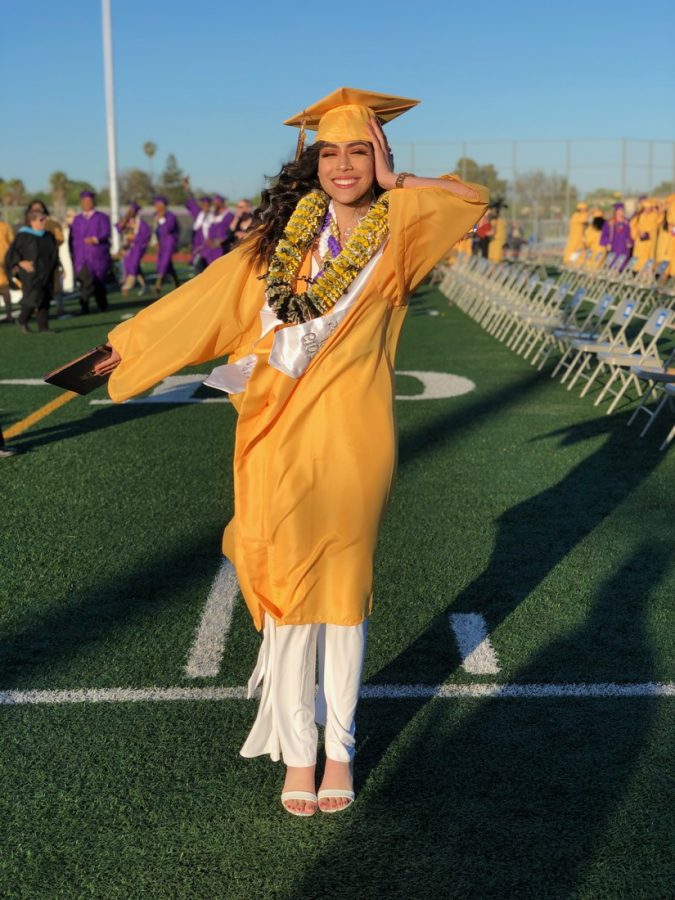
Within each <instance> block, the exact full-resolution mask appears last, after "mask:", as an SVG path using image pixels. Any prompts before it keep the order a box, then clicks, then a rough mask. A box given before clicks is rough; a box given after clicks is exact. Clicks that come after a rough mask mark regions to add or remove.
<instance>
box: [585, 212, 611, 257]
mask: <svg viewBox="0 0 675 900" xmlns="http://www.w3.org/2000/svg"><path fill="white" fill-rule="evenodd" d="M604 224H605V214H604V212H603V211H602V210H601V209H600V208H598V207H596V208H595V209H592V210H591V213H590V221H589V223H588V225H587V226H586V230H585V231H584V249H585V250H587V251H588V250H590V251H591V256H590V259H589V260H588V264H587V266H586V268H587V269H589V270H590V271H595V270H597V269H599V268H600V267H601V266H602V263H603V261H604V258H605V256H606V252H607V251H606V249H605V247H603V246H602V244H601V243H600V238H601V237H602V229H603V226H604Z"/></svg>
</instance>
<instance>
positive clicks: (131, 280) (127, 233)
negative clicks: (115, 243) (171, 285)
mask: <svg viewBox="0 0 675 900" xmlns="http://www.w3.org/2000/svg"><path fill="white" fill-rule="evenodd" d="M140 213H141V207H140V206H139V205H138V203H130V204H129V209H128V210H127V212H126V214H125V215H124V216H123V217H122V218H121V219H120V221H119V222H118V223H117V225H116V226H115V228H117V231H118V232H119V233H120V235H121V236H122V247H121V253H122V273H123V276H124V277H123V279H122V296H123V297H128V296H129V291H130V290H131V289H132V288H133V287H134V285H135V284H136V281H138V282H139V284H140V286H141V289H140V294H141V295H142V294H144V293H145V278H144V276H143V270H142V269H141V260H142V259H143V256H144V254H145V251H146V250H147V249H148V244H149V243H150V237H151V235H152V232H151V231H150V226H149V225H148V223H147V222H144V221H143V219H142V218H141V215H140Z"/></svg>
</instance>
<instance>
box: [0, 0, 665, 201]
mask: <svg viewBox="0 0 675 900" xmlns="http://www.w3.org/2000/svg"><path fill="white" fill-rule="evenodd" d="M112 9H113V31H114V35H113V38H114V56H115V77H116V109H117V126H118V158H119V167H120V168H121V169H124V168H127V167H141V168H147V159H146V158H145V156H144V155H143V152H142V145H143V142H144V141H147V140H154V141H155V142H156V143H157V144H158V146H159V150H158V155H157V159H156V163H155V167H156V168H161V167H162V166H163V164H164V161H165V159H166V156H167V154H168V153H171V152H173V153H174V154H175V155H176V156H177V158H178V162H179V164H180V166H181V167H182V168H183V169H184V170H185V171H186V172H189V173H190V174H191V175H192V179H193V183H194V184H196V185H201V186H203V187H204V188H206V189H209V190H216V189H219V190H221V191H224V192H226V193H228V194H229V195H230V196H234V197H236V196H241V195H246V194H252V193H256V192H257V191H258V190H259V188H260V187H261V185H262V183H263V175H264V174H273V173H274V172H275V171H277V170H278V168H279V165H280V163H281V162H282V161H284V160H285V159H287V158H288V157H289V156H290V155H291V153H292V150H293V147H294V141H295V138H294V134H293V131H292V130H291V129H289V128H288V127H285V126H283V125H282V124H281V122H282V120H283V119H284V118H287V117H288V116H290V115H291V114H293V113H295V112H297V111H298V110H300V109H301V108H302V107H303V106H304V105H306V104H307V103H309V102H312V101H314V100H316V99H318V98H320V97H322V96H323V95H324V94H327V93H329V92H330V91H332V90H334V89H335V88H336V87H339V86H340V85H349V86H354V87H363V88H371V89H373V90H378V91H383V92H391V93H398V94H401V95H403V96H408V97H417V98H420V99H421V100H422V101H423V102H422V104H421V106H420V107H418V108H417V109H415V110H413V111H412V112H410V113H408V114H407V115H406V116H404V117H402V118H401V119H400V120H398V121H397V122H395V123H392V124H391V125H390V126H389V129H388V131H389V136H390V140H391V141H392V143H393V144H394V147H395V149H398V150H399V160H400V161H401V162H402V164H404V165H407V164H409V161H410V160H409V151H408V148H409V144H410V142H456V143H454V144H452V145H451V144H448V146H445V147H444V146H442V144H440V143H439V144H438V145H436V146H435V147H432V145H431V144H427V145H426V150H425V145H423V144H421V143H420V146H419V148H417V152H416V155H415V162H416V166H417V168H418V169H419V170H420V171H419V174H429V175H430V174H437V172H435V171H428V170H427V167H428V166H440V168H443V169H451V168H452V167H453V165H454V162H455V161H456V158H457V156H458V155H459V153H458V150H459V148H460V143H459V142H461V141H465V140H480V139H500V140H507V139H508V140H511V139H515V138H519V139H534V138H540V139H559V138H580V139H581V138H584V139H585V138H591V139H609V138H612V139H618V138H621V137H628V138H654V139H661V140H664V141H675V54H674V53H673V52H672V49H671V48H669V46H668V41H669V37H668V35H670V34H672V30H673V27H674V26H675V3H673V2H672V0H651V2H650V3H649V5H648V6H647V5H645V9H648V15H645V16H644V17H643V18H640V14H639V7H638V5H636V4H635V2H634V0H631V2H624V0H615V2H606V0H602V2H596V3H592V2H579V0H570V2H566V3H542V2H540V3H534V2H531V0H524V2H519V3H504V2H494V0H486V2H482V3H481V2H475V3H472V4H468V3H462V4H460V3H451V2H444V3H442V2H436V0H432V2H426V3H417V4H415V3H408V2H406V3H402V2H388V3H383V2H382V3H381V2H377V0H374V2H370V3H364V2H362V0H361V2H352V0H338V2H334V3H327V2H324V3H298V2H295V0H286V2H273V3H272V2H267V0H263V2H255V0H245V2H242V3H238V4H237V3H234V2H231V0H191V2H185V0H182V2H176V0H112ZM1 27H2V34H3V52H2V54H1V55H0V83H1V84H2V85H3V88H4V90H3V126H2V137H1V138H0V176H2V177H4V178H10V177H19V178H22V179H23V180H24V182H25V183H26V185H27V187H28V188H29V189H31V190H36V189H39V188H42V187H45V186H46V185H47V182H48V178H49V173H50V172H52V171H54V170H56V169H61V170H63V171H65V172H66V173H67V174H68V175H69V176H70V177H72V178H82V179H86V180H89V181H91V182H93V183H94V184H95V185H96V186H98V187H100V186H102V185H103V184H105V181H106V172H107V161H106V144H105V122H104V105H103V76H102V56H101V21H100V3H99V2H98V0H59V2H54V0H30V2H20V3H16V2H15V3H10V2H7V0H5V2H3V3H2V26H1ZM659 35H663V48H660V47H659ZM469 149H470V151H471V152H470V155H474V156H476V157H480V158H479V162H490V161H495V162H497V163H498V165H499V166H500V167H501V166H502V163H503V165H504V166H506V162H504V161H505V160H506V159H507V157H508V158H509V159H510V151H508V153H507V149H508V148H506V146H505V145H504V146H503V147H502V146H500V147H498V146H497V145H494V146H493V145H490V144H484V145H480V146H478V145H475V146H473V147H470V148H469ZM643 149H644V148H643ZM610 150H611V153H612V154H613V157H612V159H614V169H613V170H612V172H611V173H610V172H609V171H608V172H607V177H604V178H603V175H604V174H605V173H603V172H602V171H599V170H594V171H593V173H592V175H589V174H588V172H587V173H586V175H585V176H584V177H585V178H586V180H587V182H588V184H590V182H591V181H593V180H594V181H595V182H596V183H598V184H605V183H606V182H611V181H612V180H614V181H616V177H615V175H616V171H615V170H616V164H615V157H616V147H613V148H610V147H609V145H608V148H607V154H608V156H607V159H608V164H609V154H610ZM631 152H633V150H631ZM634 152H635V154H637V155H636V156H635V159H636V160H637V159H638V157H639V156H640V154H641V153H642V152H643V150H642V149H640V147H639V146H637V145H636V147H635V148H634ZM587 153H590V154H592V155H593V158H594V160H596V159H601V158H602V156H603V153H604V151H603V149H602V146H601V145H594V147H593V149H592V148H591V145H579V146H578V147H577V146H575V147H574V154H575V165H578V166H581V164H582V163H583V162H584V156H585V155H586V154H587ZM520 155H521V157H523V156H525V157H526V158H525V159H523V161H522V166H523V167H526V168H527V167H530V166H535V165H538V166H541V167H549V168H555V169H558V170H559V169H560V166H561V165H562V164H563V163H562V162H561V147H560V146H558V147H556V146H555V144H550V145H549V144H542V145H533V146H530V147H528V146H525V145H524V146H523V147H522V148H520ZM563 155H564V154H563ZM491 156H492V157H494V159H491ZM656 156H657V158H658V159H657V162H656V165H657V172H656V178H655V180H656V181H659V180H662V177H661V176H663V177H666V176H667V177H670V172H672V165H673V162H672V148H670V147H669V146H668V145H666V144H664V145H663V146H658V147H657V148H656ZM640 158H642V157H640ZM446 159H447V163H446ZM425 163H426V166H425ZM594 164H595V162H594ZM399 167H403V165H401V166H399ZM581 172H582V170H581V168H579V169H578V170H577V175H578V180H583V178H582V174H581ZM504 174H508V173H507V172H506V171H505V172H504ZM610 176H611V177H610ZM589 179H590V181H589ZM573 180H574V179H573Z"/></svg>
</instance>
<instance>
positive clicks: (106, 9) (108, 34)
mask: <svg viewBox="0 0 675 900" xmlns="http://www.w3.org/2000/svg"><path fill="white" fill-rule="evenodd" d="M101 18H102V22H103V75H104V80H105V119H106V132H107V137H108V182H109V185H110V218H111V224H112V226H113V227H112V233H111V238H110V243H111V246H112V249H113V251H117V250H118V249H119V234H118V233H117V229H116V228H115V225H116V224H117V222H118V220H119V195H118V192H117V146H116V138H115V85H114V81H113V54H112V24H111V18H110V0H101Z"/></svg>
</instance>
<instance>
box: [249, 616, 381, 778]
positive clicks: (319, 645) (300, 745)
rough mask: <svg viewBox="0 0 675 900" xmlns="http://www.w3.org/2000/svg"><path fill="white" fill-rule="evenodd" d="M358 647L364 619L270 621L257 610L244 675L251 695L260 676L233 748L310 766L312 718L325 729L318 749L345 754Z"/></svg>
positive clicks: (350, 753) (348, 755)
mask: <svg viewBox="0 0 675 900" xmlns="http://www.w3.org/2000/svg"><path fill="white" fill-rule="evenodd" d="M317 649H318V653H319V690H318V692H317V693H316V697H315V691H316V657H317ZM365 649H366V622H362V623H361V624H360V625H276V623H275V621H274V619H272V617H271V616H265V628H264V632H263V642H262V646H261V648H260V653H259V654H258V662H257V664H256V667H255V670H254V671H253V674H252V675H251V678H250V680H249V683H248V696H249V697H252V696H253V693H254V691H255V690H256V688H257V687H258V685H259V684H260V682H261V681H262V696H261V698H260V706H259V708H258V715H257V716H256V720H255V722H254V723H253V728H251V732H250V734H249V736H248V738H247V739H246V742H245V743H244V746H243V747H242V748H241V751H240V752H241V755H242V756H247V757H253V756H262V755H263V754H265V753H269V755H270V757H271V758H272V759H273V760H274V761H275V762H277V761H278V760H279V759H280V758H282V757H283V761H284V763H285V764H286V765H287V766H313V765H314V764H315V763H316V749H317V728H316V726H317V723H318V724H319V725H324V726H325V729H326V730H325V749H326V756H327V757H329V759H335V760H338V761H339V762H350V761H351V760H352V759H353V758H354V733H355V724H354V714H355V712H356V703H357V700H358V698H359V687H360V685H361V673H362V671H363V658H364V655H365Z"/></svg>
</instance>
